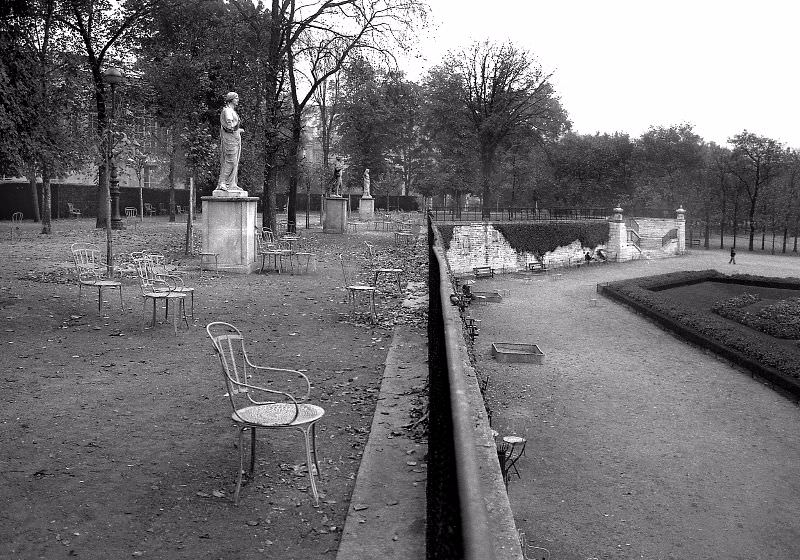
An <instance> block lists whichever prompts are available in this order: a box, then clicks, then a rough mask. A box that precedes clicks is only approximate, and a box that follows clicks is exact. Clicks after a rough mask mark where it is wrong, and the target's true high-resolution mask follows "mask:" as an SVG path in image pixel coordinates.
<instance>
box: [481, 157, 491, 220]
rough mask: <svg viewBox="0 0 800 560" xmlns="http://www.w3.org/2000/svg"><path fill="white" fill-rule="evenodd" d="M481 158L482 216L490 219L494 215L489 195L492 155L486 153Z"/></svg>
mask: <svg viewBox="0 0 800 560" xmlns="http://www.w3.org/2000/svg"><path fill="white" fill-rule="evenodd" d="M481 160H482V161H481V183H482V187H483V188H482V191H483V196H481V198H482V200H481V218H482V219H484V220H489V219H491V217H492V206H491V200H490V197H489V191H490V188H491V178H492V155H491V154H484V155H483V157H482V158H481Z"/></svg>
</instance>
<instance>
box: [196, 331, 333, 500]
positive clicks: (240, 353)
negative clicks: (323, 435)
mask: <svg viewBox="0 0 800 560" xmlns="http://www.w3.org/2000/svg"><path fill="white" fill-rule="evenodd" d="M206 332H207V333H208V336H209V337H210V338H211V342H212V344H213V345H214V351H215V352H216V354H217V357H218V358H219V362H220V365H221V366H222V375H223V378H224V380H225V389H226V391H227V393H226V396H227V397H228V400H229V401H230V405H231V410H232V413H231V418H232V419H233V421H234V423H235V424H236V427H237V429H238V432H239V439H238V447H239V473H238V476H237V477H236V490H235V492H234V495H233V502H234V504H236V505H238V504H239V494H240V492H241V489H242V480H243V478H244V475H245V471H244V456H245V451H244V441H243V440H244V437H243V436H244V432H245V431H246V430H250V468H249V471H248V473H247V478H248V479H251V478H252V476H253V474H254V471H255V453H256V430H258V429H259V428H263V429H267V430H281V429H287V428H288V429H294V430H299V431H301V432H302V433H303V437H304V440H305V452H306V467H307V469H308V480H309V482H310V483H311V492H312V493H313V495H314V502H315V504H317V505H319V492H318V491H317V484H316V481H315V479H314V477H315V474H316V476H317V477H318V478H321V473H320V469H319V463H318V461H317V447H316V423H317V421H319V420H320V418H322V417H323V416H324V415H325V410H324V409H323V408H322V407H320V406H317V405H315V404H310V403H308V402H307V401H308V398H309V396H310V394H311V382H310V381H309V379H308V377H307V376H306V375H304V374H303V373H301V372H299V371H297V370H293V369H284V368H275V367H267V366H259V365H255V364H253V362H252V361H251V360H250V357H249V356H248V355H247V351H246V349H245V342H244V340H245V339H244V336H243V335H242V333H241V331H240V330H239V329H237V328H236V327H234V326H233V325H231V324H229V323H224V322H221V321H215V322H213V323H209V324H208V325H207V326H206ZM292 385H295V386H297V387H298V388H299V390H298V391H297V392H292V391H291V386H292ZM267 387H270V388H267Z"/></svg>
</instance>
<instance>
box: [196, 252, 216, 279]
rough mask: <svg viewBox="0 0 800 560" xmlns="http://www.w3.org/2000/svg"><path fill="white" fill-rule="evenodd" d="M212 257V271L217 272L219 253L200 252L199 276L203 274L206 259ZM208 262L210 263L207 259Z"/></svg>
mask: <svg viewBox="0 0 800 560" xmlns="http://www.w3.org/2000/svg"><path fill="white" fill-rule="evenodd" d="M212 258H213V259H214V272H216V273H217V274H219V255H218V254H217V253H200V276H202V275H203V269H204V268H205V264H206V259H212ZM209 264H211V262H210V260H209Z"/></svg>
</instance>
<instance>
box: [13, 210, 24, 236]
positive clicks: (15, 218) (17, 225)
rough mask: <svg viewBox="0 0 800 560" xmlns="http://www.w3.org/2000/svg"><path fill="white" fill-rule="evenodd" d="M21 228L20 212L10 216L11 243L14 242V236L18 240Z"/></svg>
mask: <svg viewBox="0 0 800 560" xmlns="http://www.w3.org/2000/svg"><path fill="white" fill-rule="evenodd" d="M21 226H22V212H14V213H13V214H11V241H14V234H15V232H16V237H17V239H18V240H19V239H20V236H21V234H20V227H21Z"/></svg>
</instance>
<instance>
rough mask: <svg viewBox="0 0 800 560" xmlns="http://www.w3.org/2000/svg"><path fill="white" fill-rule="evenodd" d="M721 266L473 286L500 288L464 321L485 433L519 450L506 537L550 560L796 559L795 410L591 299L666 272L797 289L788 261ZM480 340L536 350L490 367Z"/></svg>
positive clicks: (571, 274)
mask: <svg viewBox="0 0 800 560" xmlns="http://www.w3.org/2000/svg"><path fill="white" fill-rule="evenodd" d="M727 260H728V254H727V252H725V251H719V250H716V251H713V250H712V251H705V250H700V251H697V250H696V251H693V252H692V253H691V254H690V255H689V256H686V257H680V258H673V259H666V260H659V261H638V262H632V263H620V264H613V263H612V264H603V265H596V266H595V265H592V266H589V267H582V268H581V269H576V270H569V271H566V272H565V273H564V274H563V276H561V277H560V279H559V280H553V279H551V278H548V277H545V276H528V275H509V276H504V277H495V278H494V279H493V280H480V281H479V282H478V284H477V285H476V286H475V289H476V290H481V289H507V290H510V295H509V296H508V297H507V298H506V300H505V301H504V302H503V303H500V304H488V305H485V306H483V307H475V308H473V309H472V310H471V312H472V314H473V315H474V316H475V317H477V318H479V319H481V320H482V323H481V332H480V335H479V337H478V339H477V341H476V345H475V350H476V355H477V359H478V370H479V373H480V374H481V375H483V376H487V375H488V377H489V385H488V390H487V403H488V406H489V408H490V409H491V410H492V412H493V427H494V428H495V429H497V430H498V431H499V432H500V433H501V434H503V435H505V434H510V433H516V434H519V435H524V436H525V437H526V438H527V440H528V442H527V447H526V452H525V455H524V456H523V457H522V459H521V460H520V461H519V462H518V466H519V471H520V475H521V478H517V477H516V476H513V475H512V479H511V481H510V484H509V498H510V501H511V506H512V510H513V512H514V516H515V520H516V524H517V527H518V528H519V529H520V530H523V531H525V532H526V535H527V539H528V542H529V543H530V544H532V545H536V546H539V547H543V548H546V549H548V550H549V553H550V556H549V557H550V558H553V559H556V558H557V559H560V560H561V559H567V560H585V559H587V558H598V559H601V558H602V559H606V558H615V559H616V558H620V559H622V558H624V559H632V558H644V559H648V560H654V559H679V558H694V559H723V558H724V559H750V558H759V559H772V560H790V559H796V558H800V523H798V519H800V460H798V458H800V440H798V438H797V433H798V432H800V408H799V407H798V406H797V405H796V404H795V403H793V402H791V401H790V400H789V399H787V398H785V397H784V396H782V395H780V394H778V393H777V392H775V391H773V390H772V389H770V388H769V387H767V386H765V385H763V384H762V383H760V382H759V381H758V380H756V379H753V378H752V377H751V376H750V375H749V374H747V373H744V372H742V371H740V370H738V369H736V368H734V367H732V366H731V365H729V364H728V363H726V362H723V361H721V360H719V359H717V358H715V357H714V356H713V355H710V354H707V353H705V352H703V351H702V350H700V349H698V348H695V347H693V346H690V345H688V344H686V343H684V342H682V341H680V340H678V339H677V338H675V337H673V336H671V335H669V334H667V333H666V332H665V331H663V330H661V329H659V328H658V327H657V326H655V325H654V324H652V323H650V322H649V321H647V320H646V319H644V318H643V317H640V316H637V315H636V314H635V313H633V312H632V311H630V310H628V309H627V308H624V307H622V306H620V305H618V304H616V303H614V302H612V301H610V300H606V299H604V298H602V297H601V296H598V295H597V293H596V291H595V290H596V285H597V283H599V282H606V281H611V280H617V279H621V278H627V277H636V276H646V275H651V274H659V273H663V272H668V271H674V270H692V269H697V270H700V269H708V268H716V269H719V270H721V271H723V272H728V273H731V272H741V273H750V274H760V275H765V276H781V277H784V276H795V277H797V276H800V259H798V258H797V257H785V256H769V255H765V254H753V253H749V252H746V251H741V252H740V253H739V255H737V262H739V263H740V264H738V265H728V264H727ZM593 298H596V299H597V300H598V301H597V302H593V301H592V299H593ZM492 342H526V343H535V344H537V345H539V346H540V348H541V349H542V350H543V352H544V353H545V362H544V364H543V365H532V364H503V363H498V362H497V361H495V360H493V359H492V357H491V352H490V348H491V343H492ZM531 554H533V553H531ZM531 557H532V558H536V556H534V555H531ZM538 558H541V556H539V557H538Z"/></svg>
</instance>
